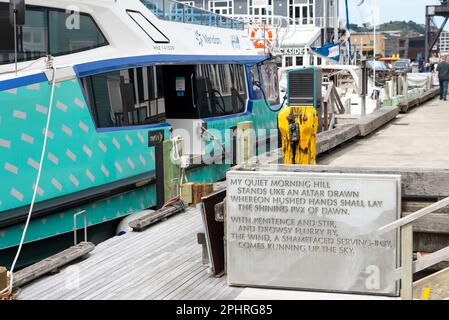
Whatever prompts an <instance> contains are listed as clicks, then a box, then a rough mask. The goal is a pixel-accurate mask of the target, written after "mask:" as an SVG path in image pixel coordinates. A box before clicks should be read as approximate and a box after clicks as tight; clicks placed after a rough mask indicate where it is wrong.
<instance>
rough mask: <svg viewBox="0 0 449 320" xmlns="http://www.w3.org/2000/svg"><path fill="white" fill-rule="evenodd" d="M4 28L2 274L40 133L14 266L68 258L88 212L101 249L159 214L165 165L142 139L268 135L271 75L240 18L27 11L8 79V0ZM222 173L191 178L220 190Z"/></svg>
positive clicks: (78, 4) (60, 4)
mask: <svg viewBox="0 0 449 320" xmlns="http://www.w3.org/2000/svg"><path fill="white" fill-rule="evenodd" d="M0 30H1V34H0V265H3V266H6V267H9V266H10V265H11V263H12V260H13V257H14V255H15V253H16V251H17V246H18V244H19V243H20V239H21V236H22V232H23V228H24V224H25V221H26V219H27V217H28V213H29V209H30V204H31V201H32V196H33V193H34V190H35V185H34V184H35V181H36V177H37V174H38V170H39V168H40V165H41V162H40V158H41V153H42V150H43V144H44V137H45V136H46V137H47V146H46V152H45V154H44V157H43V159H44V161H43V162H42V175H41V179H40V182H39V185H38V188H37V197H36V201H35V205H34V209H33V210H32V215H31V222H30V225H29V229H28V232H27V234H26V238H25V242H24V243H25V245H24V250H23V251H22V255H21V258H20V261H19V265H25V264H29V263H31V262H34V261H36V260H38V259H41V258H43V257H45V256H48V255H51V254H54V253H56V252H58V251H61V250H62V249H65V248H67V247H69V246H70V245H71V244H72V243H73V232H72V230H73V228H74V214H75V213H77V212H80V211H83V210H86V212H87V220H88V226H89V241H93V242H100V241H102V240H104V239H105V238H107V237H110V236H111V235H113V234H114V231H115V228H116V226H117V224H118V223H119V221H121V220H122V219H123V218H125V217H126V216H129V215H130V214H132V213H135V212H139V211H141V210H143V209H146V208H152V207H154V206H155V204H156V197H157V192H158V190H156V189H157V188H156V185H155V183H154V181H155V179H154V177H155V159H156V158H158V157H161V156H162V155H160V154H157V153H156V152H155V148H154V147H150V146H149V141H148V137H149V135H150V134H151V132H154V131H160V130H162V131H163V133H164V136H165V139H169V138H170V131H171V130H184V131H187V132H190V134H191V139H192V140H193V141H191V145H192V146H193V145H201V143H200V144H196V143H195V139H196V140H201V139H206V138H205V137H204V135H202V134H201V132H202V131H201V130H200V127H203V128H207V130H212V129H214V130H218V131H221V132H224V131H225V130H227V129H230V128H233V127H235V126H236V125H237V123H239V122H242V121H252V122H253V125H254V127H255V129H267V130H270V129H276V127H277V121H276V117H277V114H276V112H273V110H276V109H278V105H280V101H279V93H278V92H279V90H278V80H277V72H276V64H275V63H274V62H272V61H271V60H270V57H269V56H267V55H264V54H263V53H260V52H259V51H257V50H256V49H255V48H254V46H253V43H252V42H251V41H250V39H249V38H248V36H247V35H246V33H245V32H244V26H243V24H242V23H241V22H239V21H235V20H232V19H229V18H226V17H223V16H219V15H216V14H214V13H211V12H207V11H202V10H200V9H196V8H193V7H190V6H187V5H184V4H181V3H178V2H176V1H171V0H97V1H85V0H72V1H69V0H27V1H26V23H25V25H24V26H20V27H18V61H19V63H18V71H17V72H16V69H15V63H14V61H15V54H14V52H15V50H14V29H13V27H12V25H11V24H10V20H9V2H8V1H7V0H0ZM49 56H51V57H49ZM52 92H53V93H54V94H52ZM50 106H52V112H51V117H50V125H49V127H48V130H47V129H46V124H47V121H48V116H49V110H50ZM270 109H271V110H270ZM269 137H270V136H269V135H267V136H265V137H259V138H258V140H259V141H258V142H259V144H261V141H260V140H265V139H267V138H269ZM211 144H212V145H213V146H214V147H213V148H212V149H217V148H220V146H219V142H217V141H215V142H214V141H212V142H211ZM187 150H188V152H189V153H191V154H197V153H205V152H206V150H194V149H193V147H192V148H190V149H189V148H188V149H187ZM207 152H213V150H212V151H211V150H210V148H209V150H207ZM229 166H230V165H229V164H209V165H206V164H199V165H195V166H194V167H190V168H189V169H188V170H187V177H188V180H189V181H196V182H214V181H219V180H221V179H223V178H224V177H225V173H226V171H227V170H228V169H229ZM76 227H77V228H79V229H82V228H83V223H82V219H80V221H79V224H77V226H76Z"/></svg>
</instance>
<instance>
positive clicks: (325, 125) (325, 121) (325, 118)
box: [323, 101, 329, 131]
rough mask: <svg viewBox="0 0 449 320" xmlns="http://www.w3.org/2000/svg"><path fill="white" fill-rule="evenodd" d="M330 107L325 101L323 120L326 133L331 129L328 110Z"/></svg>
mask: <svg viewBox="0 0 449 320" xmlns="http://www.w3.org/2000/svg"><path fill="white" fill-rule="evenodd" d="M328 105H329V102H327V101H323V106H324V108H323V109H324V110H323V111H324V112H323V113H324V119H323V127H324V130H325V131H327V130H328V129H329V109H328Z"/></svg>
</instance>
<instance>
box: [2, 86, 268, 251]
mask: <svg viewBox="0 0 449 320" xmlns="http://www.w3.org/2000/svg"><path fill="white" fill-rule="evenodd" d="M50 93H51V85H50V84H48V83H47V82H41V83H37V84H33V85H29V86H24V87H20V88H16V89H12V90H7V91H1V92H0V102H1V104H0V181H1V188H0V218H1V215H2V213H4V212H7V211H9V210H13V209H17V208H22V207H26V206H29V204H30V202H31V198H32V194H33V190H34V183H35V180H36V176H37V172H38V165H39V164H38V162H39V159H40V156H41V149H42V144H43V139H44V134H45V130H44V129H45V124H46V119H47V115H48V105H49V100H50ZM250 105H251V109H250V110H248V112H247V113H245V114H241V115H236V116H232V117H226V118H222V119H216V120H206V122H207V125H208V128H209V129H216V130H219V131H221V132H223V133H224V131H225V130H226V129H229V128H231V127H233V126H236V125H237V123H238V122H241V121H253V122H254V124H255V127H256V128H265V129H275V128H276V113H273V112H270V111H269V110H267V107H266V105H265V102H263V101H262V102H260V101H259V102H256V101H252V102H250ZM121 129H124V130H108V131H106V130H97V129H96V128H95V124H94V122H93V120H92V116H91V114H90V111H89V108H88V106H87V103H86V101H85V98H84V96H83V93H82V90H81V87H80V84H79V82H78V81H77V80H70V81H65V82H63V83H60V84H57V86H56V88H55V98H54V105H53V113H52V117H51V124H50V128H49V131H48V145H47V152H46V155H45V161H44V164H43V171H42V172H43V173H42V176H41V181H40V184H39V189H38V195H37V203H40V202H42V201H46V200H51V199H54V198H57V197H61V196H64V195H71V194H74V193H78V192H81V191H85V190H89V189H91V188H95V187H98V186H102V185H106V184H110V183H114V182H117V181H120V180H123V179H127V178H132V177H135V176H137V175H142V174H148V177H149V178H150V177H151V176H154V174H153V172H154V170H155V150H154V148H149V147H148V132H149V131H152V130H164V131H165V138H166V139H168V138H169V129H170V126H169V125H166V124H161V125H153V126H146V127H136V128H121ZM212 147H213V148H217V146H215V147H214V146H212ZM229 167H230V166H229V165H225V164H216V165H208V166H202V167H198V168H196V169H192V170H190V171H188V175H187V177H188V179H189V181H196V182H215V181H218V180H221V179H223V178H224V177H225V175H226V171H227V170H228V169H229ZM155 204H156V188H155V185H154V184H152V185H147V186H145V187H141V188H138V189H135V190H133V191H130V192H124V193H122V194H119V195H115V196H112V197H109V198H106V199H102V200H96V201H92V202H91V203H88V204H86V205H82V206H80V207H78V208H75V209H71V210H67V211H64V210H61V212H57V213H55V214H51V215H48V216H45V217H42V218H37V219H33V220H32V222H31V223H30V227H29V229H28V233H27V237H26V239H25V243H31V242H35V241H39V240H42V239H47V238H51V237H53V236H57V235H62V234H69V233H71V232H72V230H73V215H74V214H75V213H76V212H79V211H81V210H86V211H87V217H88V225H89V226H93V225H99V224H101V223H104V222H106V221H111V220H115V219H118V218H122V217H126V216H127V215H129V214H132V213H134V212H138V211H140V210H142V209H145V208H149V207H153V206H154V205H155ZM24 211H26V210H24ZM82 220H83V219H82V218H81V217H80V218H79V221H78V223H77V228H78V229H81V228H83V221H82ZM22 231H23V224H15V225H11V226H7V227H5V228H4V229H0V250H3V249H7V248H12V247H14V246H17V245H18V243H19V241H20V237H21V235H22Z"/></svg>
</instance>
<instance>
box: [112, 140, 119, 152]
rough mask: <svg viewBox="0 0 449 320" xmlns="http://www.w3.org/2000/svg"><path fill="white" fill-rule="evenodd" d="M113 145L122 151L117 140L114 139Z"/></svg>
mask: <svg viewBox="0 0 449 320" xmlns="http://www.w3.org/2000/svg"><path fill="white" fill-rule="evenodd" d="M112 143H113V144H114V146H115V147H116V148H117V149H118V150H120V143H119V142H118V141H117V139H116V138H113V139H112Z"/></svg>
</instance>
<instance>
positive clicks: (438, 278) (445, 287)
mask: <svg viewBox="0 0 449 320" xmlns="http://www.w3.org/2000/svg"><path fill="white" fill-rule="evenodd" d="M425 289H430V296H429V300H443V299H446V298H449V268H448V269H444V270H441V271H439V272H437V273H434V274H432V275H430V276H428V277H425V278H423V279H420V280H418V281H416V282H415V283H414V284H413V297H414V298H415V299H421V297H422V294H423V291H424V290H425Z"/></svg>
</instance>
